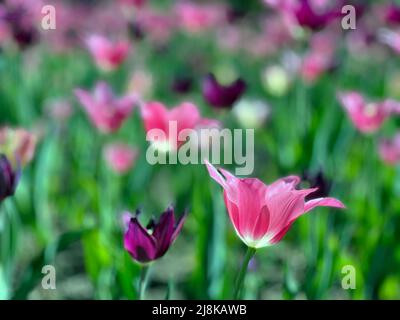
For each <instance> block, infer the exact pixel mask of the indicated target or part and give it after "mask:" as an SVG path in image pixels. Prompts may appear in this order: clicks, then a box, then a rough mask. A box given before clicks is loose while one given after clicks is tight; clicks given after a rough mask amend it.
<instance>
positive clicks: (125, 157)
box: [104, 143, 138, 174]
mask: <svg viewBox="0 0 400 320" xmlns="http://www.w3.org/2000/svg"><path fill="white" fill-rule="evenodd" d="M137 156H138V151H137V150H136V149H134V148H131V147H130V146H129V145H126V144H122V143H113V144H109V145H107V146H106V147H105V149H104V158H105V160H106V161H107V164H108V165H109V167H110V168H111V169H112V170H113V171H115V172H116V173H119V174H123V173H125V172H127V171H129V169H130V168H132V166H133V164H134V162H135V160H136V158H137Z"/></svg>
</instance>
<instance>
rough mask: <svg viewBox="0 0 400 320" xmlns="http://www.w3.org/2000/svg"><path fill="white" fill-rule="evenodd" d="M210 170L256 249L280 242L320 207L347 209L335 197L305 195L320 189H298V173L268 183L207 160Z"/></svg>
mask: <svg viewBox="0 0 400 320" xmlns="http://www.w3.org/2000/svg"><path fill="white" fill-rule="evenodd" d="M206 165H207V169H208V172H209V174H210V176H211V178H213V179H214V180H215V181H216V182H217V183H219V184H220V185H221V186H222V187H223V188H224V200H225V205H226V207H227V210H228V213H229V217H230V219H231V221H232V223H233V225H234V228H235V231H236V233H237V234H238V236H239V237H240V239H241V240H242V241H243V242H244V243H245V244H246V245H247V246H248V247H252V248H256V249H258V248H262V247H266V246H270V245H273V244H276V243H277V242H279V241H280V240H281V239H282V238H283V236H284V235H285V234H286V232H288V230H289V228H290V227H291V225H292V224H293V222H294V221H295V220H296V219H297V218H299V217H300V216H302V215H303V214H305V213H307V212H309V211H310V210H312V209H314V208H315V207H317V206H329V207H336V208H344V205H343V204H342V203H341V202H340V201H339V200H337V199H334V198H316V199H313V200H310V201H305V200H304V199H305V197H306V196H307V195H309V194H311V193H312V192H315V191H316V190H317V188H311V189H303V190H296V189H295V187H296V186H297V185H298V184H299V183H300V178H299V177H297V176H289V177H286V178H282V179H279V180H277V181H275V182H274V183H272V184H270V185H265V184H264V183H263V182H261V181H260V180H258V179H256V178H244V179H241V178H237V177H235V176H234V175H232V174H231V173H229V172H228V171H226V170H223V169H220V171H221V173H222V174H221V173H219V172H218V170H217V169H216V168H215V167H214V166H212V165H211V164H210V163H209V162H208V161H206Z"/></svg>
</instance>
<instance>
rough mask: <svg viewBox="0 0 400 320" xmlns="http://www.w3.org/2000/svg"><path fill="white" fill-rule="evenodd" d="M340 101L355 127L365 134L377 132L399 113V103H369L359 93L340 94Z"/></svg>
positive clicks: (390, 101)
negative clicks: (388, 119)
mask: <svg viewBox="0 0 400 320" xmlns="http://www.w3.org/2000/svg"><path fill="white" fill-rule="evenodd" d="M338 99H339V101H340V103H341V104H342V106H343V108H344V109H345V110H346V112H347V114H348V116H349V117H350V120H351V121H352V122H353V124H354V126H355V127H356V128H357V129H358V130H360V131H361V132H363V133H372V132H375V131H377V130H378V129H379V128H380V127H381V126H382V125H383V123H384V122H385V121H386V119H387V118H388V117H390V116H391V115H392V114H394V113H398V112H399V110H400V108H399V103H398V102H396V101H394V100H391V99H386V100H384V101H382V102H367V101H366V100H365V98H364V97H363V96H362V95H361V94H360V93H358V92H354V91H353V92H344V93H339V95H338Z"/></svg>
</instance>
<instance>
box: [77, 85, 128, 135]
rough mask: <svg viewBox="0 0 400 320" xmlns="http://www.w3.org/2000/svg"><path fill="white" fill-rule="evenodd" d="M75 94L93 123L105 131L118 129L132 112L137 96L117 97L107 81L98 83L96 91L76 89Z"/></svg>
mask: <svg viewBox="0 0 400 320" xmlns="http://www.w3.org/2000/svg"><path fill="white" fill-rule="evenodd" d="M75 95H76V96H77V98H78V99H79V102H80V103H81V104H82V106H83V107H84V108H85V110H86V112H87V114H88V116H89V117H90V119H91V120H92V122H93V124H94V125H95V126H96V127H97V129H99V130H100V131H101V132H103V133H110V132H114V131H116V130H118V129H119V128H120V127H121V126H122V123H123V122H124V120H126V119H127V118H128V117H129V115H130V114H131V112H132V109H133V107H134V103H135V102H136V96H134V95H127V96H124V97H121V98H116V97H115V96H114V94H113V92H112V89H111V88H110V86H109V85H108V84H107V83H105V82H99V83H97V85H96V87H95V89H94V93H93V94H91V93H89V92H87V91H85V90H82V89H76V90H75Z"/></svg>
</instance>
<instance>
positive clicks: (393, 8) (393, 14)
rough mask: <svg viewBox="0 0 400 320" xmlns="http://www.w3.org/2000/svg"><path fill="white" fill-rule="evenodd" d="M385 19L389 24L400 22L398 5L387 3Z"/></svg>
mask: <svg viewBox="0 0 400 320" xmlns="http://www.w3.org/2000/svg"><path fill="white" fill-rule="evenodd" d="M385 20H386V22H387V23H390V24H399V23H400V7H399V6H397V5H395V4H394V3H391V4H389V5H388V6H387V7H386V8H385Z"/></svg>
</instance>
